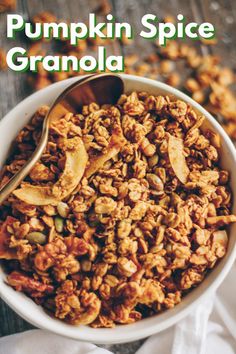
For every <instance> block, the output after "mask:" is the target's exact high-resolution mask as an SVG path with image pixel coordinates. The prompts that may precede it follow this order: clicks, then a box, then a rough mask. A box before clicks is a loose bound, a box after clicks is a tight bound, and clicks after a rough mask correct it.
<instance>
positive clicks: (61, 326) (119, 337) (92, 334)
mask: <svg viewBox="0 0 236 354" xmlns="http://www.w3.org/2000/svg"><path fill="white" fill-rule="evenodd" d="M119 75H120V76H121V77H122V78H123V79H124V80H125V81H126V80H127V81H130V82H132V83H140V84H147V85H149V86H153V88H155V89H159V90H163V91H167V92H168V94H169V95H174V96H176V97H177V98H179V99H182V100H184V101H185V102H187V103H189V104H190V105H192V107H193V108H194V109H196V110H198V111H199V112H200V113H202V114H203V115H205V117H206V119H207V120H208V121H209V122H210V124H211V125H212V127H213V129H214V130H215V131H217V132H218V133H219V134H220V136H221V137H222V139H223V141H224V143H225V144H226V146H227V148H228V151H229V153H230V154H231V158H232V160H233V163H234V165H235V166H236V150H235V147H234V145H233V143H232V141H231V140H230V138H229V137H228V135H227V134H226V132H225V131H224V130H223V128H222V127H221V126H220V124H219V123H218V122H217V121H216V120H215V118H213V117H212V115H211V114H210V113H209V112H207V111H206V110H205V109H204V108H203V107H202V106H201V105H200V104H198V103H197V102H195V101H194V100H193V99H192V98H190V97H189V96H187V95H186V94H184V93H183V92H181V91H179V90H177V89H175V88H173V87H171V86H169V85H167V84H164V83H162V82H159V81H155V80H152V79H148V78H143V77H138V76H135V75H127V74H119ZM81 77H82V76H80V77H79V78H81ZM76 80H78V77H76V78H70V79H67V80H63V81H60V82H57V83H54V84H52V85H50V86H48V87H46V88H43V89H42V90H39V91H37V92H35V93H33V94H31V95H30V96H28V97H26V98H25V99H24V100H22V101H21V102H20V103H18V104H17V105H16V107H15V108H13V109H12V110H11V111H10V112H9V113H8V114H6V115H5V116H4V117H3V119H2V120H1V121H0V131H1V129H4V124H7V120H8V118H9V117H11V116H12V115H16V113H17V111H18V110H19V108H20V107H21V108H22V107H23V106H27V105H28V106H29V105H30V102H32V100H33V101H36V100H37V99H38V97H39V96H40V97H41V96H42V97H46V96H47V95H51V94H52V95H54V91H55V89H56V88H57V89H60V90H61V91H62V90H63V89H65V88H66V87H67V86H68V85H70V84H71V83H73V81H76ZM53 97H54V98H56V96H53ZM235 191H236V189H235ZM235 257H236V242H235V244H234V246H233V249H232V250H231V251H230V253H229V250H228V252H227V255H226V256H225V257H224V258H223V259H222V260H221V262H220V263H219V264H218V265H217V267H219V266H220V272H219V273H218V274H216V277H215V278H213V279H212V280H211V281H210V285H209V286H208V287H207V288H206V286H205V289H204V286H203V285H204V282H206V279H205V280H204V281H203V282H202V283H201V284H200V285H199V286H198V287H197V288H196V289H198V288H199V287H201V289H203V291H202V292H200V293H199V291H198V293H199V295H197V293H196V296H190V295H191V294H192V293H193V292H194V291H195V290H196V289H194V290H193V291H191V293H190V294H188V296H187V297H185V298H184V300H183V301H181V303H180V304H178V305H177V306H176V307H175V308H174V309H169V310H167V311H165V312H163V313H162V314H158V315H156V316H153V317H149V318H147V319H142V320H140V321H138V322H136V323H135V324H129V325H119V326H116V327H115V328H112V329H109V328H108V329H104V328H99V329H91V328H90V327H86V326H82V327H83V330H82V331H80V328H81V327H75V326H71V325H68V324H66V323H64V322H62V321H60V320H57V319H54V318H51V317H50V316H49V315H48V314H47V313H46V312H42V311H43V310H42V311H40V312H41V314H42V316H38V317H37V316H34V314H33V313H32V312H31V311H29V310H27V302H28V304H30V302H29V301H31V302H32V303H33V301H32V300H30V299H29V298H28V297H27V296H26V295H24V294H21V293H20V296H21V297H22V296H23V297H24V299H25V301H24V304H23V306H22V305H21V303H19V302H18V301H17V300H18V299H17V296H16V294H15V291H14V290H13V289H12V288H10V287H9V286H8V285H6V284H5V282H4V280H0V296H1V298H2V299H3V300H4V301H5V302H6V303H7V304H8V305H9V306H10V307H11V308H12V309H13V310H14V311H15V312H16V313H17V314H18V315H20V316H21V317H22V318H24V319H25V320H26V321H28V322H29V323H31V324H33V325H34V326H37V327H39V328H42V329H46V330H48V331H51V332H54V333H56V334H59V335H62V336H65V337H69V338H72V339H77V340H81V341H89V342H93V343H97V344H118V343H124V342H130V341H134V340H138V339H141V338H145V337H147V336H150V335H152V334H154V333H157V332H160V331H163V330H165V329H166V328H168V327H170V326H172V325H173V324H175V323H176V322H178V321H179V320H181V319H182V318H183V317H185V316H186V315H187V314H188V313H189V312H190V311H191V310H192V309H193V308H195V307H196V305H198V304H199V303H201V302H203V301H204V299H205V297H207V296H209V294H212V293H213V292H214V291H215V290H216V289H217V288H218V287H219V285H220V284H221V283H222V281H223V280H224V278H225V277H226V275H227V274H228V272H229V270H230V268H231V267H232V265H233V263H234V260H235ZM1 273H2V274H4V272H3V271H2V270H0V275H1ZM8 288H10V289H11V290H9V289H8ZM8 290H9V291H8ZM12 291H13V292H14V293H13V292H12ZM192 298H193V299H192ZM22 299H23V298H22ZM33 304H34V305H35V306H37V305H36V304H35V303H33ZM29 307H30V306H29ZM40 308H41V307H40ZM35 310H36V308H35ZM38 314H39V312H38ZM46 316H47V318H46ZM158 318H159V319H160V318H161V319H160V320H159V321H158ZM155 322H156V323H155ZM75 328H77V331H75Z"/></svg>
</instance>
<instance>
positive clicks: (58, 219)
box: [55, 216, 64, 232]
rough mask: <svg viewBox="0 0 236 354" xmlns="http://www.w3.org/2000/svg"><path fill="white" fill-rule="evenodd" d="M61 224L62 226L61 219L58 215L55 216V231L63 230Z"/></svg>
mask: <svg viewBox="0 0 236 354" xmlns="http://www.w3.org/2000/svg"><path fill="white" fill-rule="evenodd" d="M63 226H64V222H63V219H62V218H60V217H59V216H56V217H55V228H56V231H57V232H62V231H63Z"/></svg>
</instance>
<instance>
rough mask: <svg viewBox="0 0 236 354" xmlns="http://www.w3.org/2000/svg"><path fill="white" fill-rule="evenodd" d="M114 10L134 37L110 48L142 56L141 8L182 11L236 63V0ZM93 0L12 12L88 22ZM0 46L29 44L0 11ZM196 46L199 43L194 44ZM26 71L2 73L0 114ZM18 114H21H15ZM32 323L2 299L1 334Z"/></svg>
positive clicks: (23, 91) (25, 0)
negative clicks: (12, 35) (13, 33)
mask: <svg viewBox="0 0 236 354" xmlns="http://www.w3.org/2000/svg"><path fill="white" fill-rule="evenodd" d="M110 1H111V6H112V9H113V13H114V14H115V16H116V19H117V20H120V21H127V22H129V23H130V24H131V25H132V26H133V28H134V31H135V34H136V36H135V37H136V39H135V41H134V43H133V44H132V45H130V46H126V47H122V45H121V44H120V42H118V41H116V42H114V43H113V44H112V45H111V46H110V48H109V52H110V53H111V52H113V53H117V54H118V53H124V54H129V53H137V54H138V55H139V56H140V57H142V56H146V55H147V54H148V53H149V52H151V50H152V44H151V43H150V42H149V41H147V40H144V39H142V38H141V37H140V36H138V35H137V33H139V32H140V19H141V17H142V16H143V15H144V14H145V13H153V14H156V15H158V17H159V18H163V17H165V16H166V15H173V16H176V15H177V14H178V13H182V14H183V15H185V16H186V17H187V19H188V21H190V20H195V21H196V22H203V21H209V22H212V23H213V24H214V25H215V27H216V29H217V37H218V44H217V45H216V46H214V47H212V48H211V49H209V48H208V47H205V46H203V45H201V50H202V51H203V53H206V54H207V53H208V52H209V51H210V52H213V53H215V54H219V55H220V56H222V57H223V59H224V61H225V64H226V65H230V66H231V67H234V68H236V45H235V44H236V26H235V24H236V5H235V0H216V1H212V0H168V1H166V0H110ZM97 4H98V1H97V0H67V1H65V0H19V1H18V5H17V11H15V12H16V13H19V14H21V15H23V16H24V18H25V19H29V18H31V17H32V16H33V15H34V14H36V13H38V12H41V11H45V10H48V11H51V12H53V13H55V14H56V15H57V17H58V18H62V19H68V20H70V21H72V20H74V21H78V20H80V21H86V19H87V18H88V13H89V12H93V11H94V10H95V8H96V7H97ZM0 34H1V37H0V47H3V48H4V49H5V50H7V49H9V48H11V47H14V46H16V45H17V46H23V47H27V45H26V43H25V41H24V39H22V38H21V37H18V38H17V39H16V40H15V41H13V40H11V41H10V40H7V39H6V14H1V15H0ZM196 45H198V46H199V45H200V44H199V43H196ZM25 75H26V74H17V73H14V72H12V71H10V70H9V71H5V72H1V73H0V117H3V116H4V115H5V114H6V113H7V112H8V111H9V110H10V109H12V108H13V107H14V106H15V105H16V104H17V103H18V102H20V101H21V100H22V99H23V98H25V97H26V96H28V95H29V94H30V93H31V92H32V90H31V89H30V88H29V86H28V85H27V84H26V80H25ZM19 119H20V117H19ZM31 328H33V327H32V326H31V325H30V324H29V323H27V322H25V321H24V320H23V319H21V318H20V317H19V316H17V315H16V314H15V313H14V312H13V311H12V310H11V309H10V308H9V307H8V306H7V305H6V304H5V303H4V302H3V301H1V300H0V336H5V335H8V334H12V333H16V332H22V331H25V330H28V329H31ZM141 344H142V341H137V342H133V343H130V344H125V345H113V346H105V347H106V348H108V349H110V350H112V351H113V352H115V353H117V354H118V353H122V354H131V353H134V352H135V351H136V350H137V349H138V348H139V346H140V345H141Z"/></svg>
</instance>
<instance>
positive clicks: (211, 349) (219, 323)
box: [0, 264, 236, 354]
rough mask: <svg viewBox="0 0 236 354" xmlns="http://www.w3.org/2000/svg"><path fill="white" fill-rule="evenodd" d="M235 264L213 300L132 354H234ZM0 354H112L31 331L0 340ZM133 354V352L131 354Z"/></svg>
mask: <svg viewBox="0 0 236 354" xmlns="http://www.w3.org/2000/svg"><path fill="white" fill-rule="evenodd" d="M235 279H236V264H235V265H234V266H233V269H232V270H231V272H230V274H229V275H228V277H227V278H226V279H225V281H224V282H223V284H222V285H221V287H220V288H219V290H218V291H217V294H216V295H215V296H214V298H209V299H207V300H206V301H205V302H204V303H202V304H200V305H199V306H198V307H197V308H196V310H195V311H194V312H193V313H192V314H191V315H189V316H187V317H186V318H184V319H183V320H182V321H180V322H179V323H178V324H176V325H175V326H173V327H171V328H169V329H167V330H165V331H163V332H161V333H158V334H155V335H153V336H151V337H150V338H148V339H147V340H146V341H145V343H144V344H143V345H142V346H141V348H140V349H139V350H138V351H137V352H136V354H156V353H160V354H213V353H214V354H235V353H236V282H235ZM0 354H112V353H111V352H110V351H108V350H106V349H104V348H100V347H97V346H96V345H94V344H91V343H83V342H79V341H76V340H73V339H67V338H64V337H61V336H58V335H56V334H52V333H50V332H47V331H43V330H38V329H36V330H31V331H27V332H23V333H19V334H13V335H10V336H6V337H3V338H1V339H0ZM132 354H134V353H132Z"/></svg>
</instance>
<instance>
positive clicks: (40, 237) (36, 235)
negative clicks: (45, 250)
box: [26, 231, 47, 245]
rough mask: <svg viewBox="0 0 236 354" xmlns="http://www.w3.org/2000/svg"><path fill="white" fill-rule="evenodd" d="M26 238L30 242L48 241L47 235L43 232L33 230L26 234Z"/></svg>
mask: <svg viewBox="0 0 236 354" xmlns="http://www.w3.org/2000/svg"><path fill="white" fill-rule="evenodd" d="M26 239H27V240H28V241H29V243H32V244H37V243H39V244H40V245H43V244H44V243H46V241H47V236H46V235H44V234H43V233H42V232H38V231H33V232H30V233H29V234H28V235H26Z"/></svg>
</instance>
